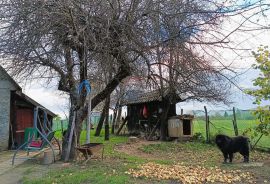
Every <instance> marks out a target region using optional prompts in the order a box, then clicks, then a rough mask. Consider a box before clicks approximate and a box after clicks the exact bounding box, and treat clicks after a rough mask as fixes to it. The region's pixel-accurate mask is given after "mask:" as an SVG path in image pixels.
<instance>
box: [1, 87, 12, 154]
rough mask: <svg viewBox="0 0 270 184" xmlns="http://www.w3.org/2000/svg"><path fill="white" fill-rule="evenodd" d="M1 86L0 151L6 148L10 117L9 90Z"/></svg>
mask: <svg viewBox="0 0 270 184" xmlns="http://www.w3.org/2000/svg"><path fill="white" fill-rule="evenodd" d="M2 87H3V86H1V87H0V151H1V150H6V149H8V139H9V119H10V90H9V89H3V88H2ZM1 88H2V89H1Z"/></svg>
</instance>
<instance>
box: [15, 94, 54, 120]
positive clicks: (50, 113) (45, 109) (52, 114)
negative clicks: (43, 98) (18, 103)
mask: <svg viewBox="0 0 270 184" xmlns="http://www.w3.org/2000/svg"><path fill="white" fill-rule="evenodd" d="M16 94H17V95H18V96H20V97H21V98H22V99H24V100H25V101H27V102H28V103H30V104H32V105H33V106H34V107H40V108H42V109H43V110H44V111H45V112H46V113H48V114H49V115H51V116H52V117H56V116H57V114H54V113H53V112H52V111H50V110H49V109H47V108H46V107H44V106H43V105H41V104H40V103H38V102H36V101H35V100H33V99H32V98H30V97H29V96H27V95H26V94H24V93H21V92H16Z"/></svg>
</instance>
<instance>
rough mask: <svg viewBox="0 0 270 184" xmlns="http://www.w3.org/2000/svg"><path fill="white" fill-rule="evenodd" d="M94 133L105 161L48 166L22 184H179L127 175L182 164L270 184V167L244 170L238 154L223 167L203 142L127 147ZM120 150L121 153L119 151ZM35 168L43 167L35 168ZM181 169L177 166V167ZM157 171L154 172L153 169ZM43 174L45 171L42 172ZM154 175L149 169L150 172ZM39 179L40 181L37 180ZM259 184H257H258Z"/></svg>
mask: <svg viewBox="0 0 270 184" xmlns="http://www.w3.org/2000/svg"><path fill="white" fill-rule="evenodd" d="M93 134H94V132H91V142H100V143H104V145H105V154H104V156H105V157H104V160H103V161H101V160H90V161H89V162H88V164H86V165H84V164H82V163H81V162H80V163H77V162H73V163H71V164H64V163H62V162H56V163H55V164H52V165H50V166H48V168H47V169H45V171H43V173H42V174H40V173H39V174H38V175H37V174H36V172H37V171H39V170H38V169H33V170H28V171H27V172H25V173H24V178H23V183H25V184H39V183H42V184H56V183H61V184H77V183H78V184H79V183H85V184H86V183H94V184H106V183H108V184H110V183H112V184H124V183H131V184H132V183H135V184H137V183H138V184H148V183H149V184H150V183H151V184H152V183H154V184H155V183H161V184H162V183H164V184H169V183H178V182H176V181H174V180H173V179H166V180H165V179H157V178H155V177H150V176H149V177H148V176H140V177H134V176H133V175H131V174H128V173H129V171H130V170H131V169H133V171H134V172H135V171H137V170H139V169H140V168H141V167H142V165H144V164H149V163H154V164H161V166H160V165H159V166H160V167H163V166H166V167H169V168H171V167H174V165H175V164H181V165H183V166H184V167H187V168H190V169H192V167H194V168H196V167H198V166H199V167H204V170H208V169H209V170H210V169H213V168H220V169H223V170H225V171H226V172H227V171H228V172H229V171H231V170H233V172H234V171H235V172H240V170H241V172H242V171H243V172H244V171H245V172H246V171H249V172H252V173H254V175H255V176H256V180H257V181H264V180H267V181H270V176H269V172H270V165H266V166H263V167H261V168H256V167H255V168H252V167H247V168H243V165H242V164H241V161H242V157H241V156H240V155H239V154H237V155H236V156H235V160H234V164H225V165H224V164H222V163H221V162H222V155H221V153H220V151H219V150H218V149H217V148H216V147H215V146H214V145H209V144H203V143H200V142H180V143H179V142H149V141H148V142H147V143H146V144H140V142H144V143H145V142H146V141H140V142H139V143H134V144H126V142H127V140H128V138H127V137H124V136H111V137H110V141H104V131H102V134H101V136H100V137H94V136H93ZM81 141H82V143H83V142H84V141H85V132H83V133H82V137H81ZM120 148H121V149H120ZM267 159H268V160H269V154H266V153H260V152H256V151H255V152H252V153H251V160H252V161H253V162H263V161H265V160H267ZM36 167H39V168H40V167H44V166H41V165H38V164H36ZM177 167H178V166H177ZM153 169H154V170H155V168H153ZM43 170H44V169H43ZM147 171H149V172H151V173H152V171H150V170H149V169H148V170H147ZM35 175H37V177H35ZM257 183H258V182H257Z"/></svg>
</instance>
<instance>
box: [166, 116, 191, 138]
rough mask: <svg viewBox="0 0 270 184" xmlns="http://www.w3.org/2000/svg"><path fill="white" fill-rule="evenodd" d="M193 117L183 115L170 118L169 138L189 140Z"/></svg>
mask: <svg viewBox="0 0 270 184" xmlns="http://www.w3.org/2000/svg"><path fill="white" fill-rule="evenodd" d="M193 119H194V116H193V115H189V114H184V115H179V116H173V117H170V118H169V120H168V133H169V137H172V138H180V139H189V138H191V137H192V136H193Z"/></svg>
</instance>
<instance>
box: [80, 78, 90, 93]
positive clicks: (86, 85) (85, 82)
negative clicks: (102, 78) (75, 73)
mask: <svg viewBox="0 0 270 184" xmlns="http://www.w3.org/2000/svg"><path fill="white" fill-rule="evenodd" d="M84 88H85V90H86V94H87V95H88V94H89V93H91V85H90V82H89V81H88V80H83V81H82V82H81V83H80V85H79V88H78V93H79V94H81V93H82V90H83V89H84Z"/></svg>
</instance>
